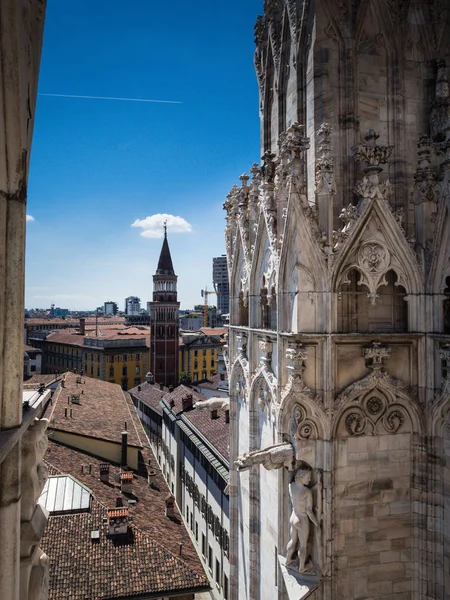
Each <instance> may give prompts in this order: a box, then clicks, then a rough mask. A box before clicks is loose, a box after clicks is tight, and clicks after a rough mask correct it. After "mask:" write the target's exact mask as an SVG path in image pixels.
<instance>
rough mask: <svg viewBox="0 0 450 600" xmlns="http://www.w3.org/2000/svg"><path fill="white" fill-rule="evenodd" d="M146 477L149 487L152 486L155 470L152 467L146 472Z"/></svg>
mask: <svg viewBox="0 0 450 600" xmlns="http://www.w3.org/2000/svg"><path fill="white" fill-rule="evenodd" d="M147 479H148V485H149V486H150V487H153V486H154V485H155V479H156V471H154V470H153V469H150V470H149V471H148V473H147Z"/></svg>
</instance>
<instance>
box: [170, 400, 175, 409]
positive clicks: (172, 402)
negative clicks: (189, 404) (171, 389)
mask: <svg viewBox="0 0 450 600" xmlns="http://www.w3.org/2000/svg"><path fill="white" fill-rule="evenodd" d="M174 406H175V400H174V399H173V398H171V399H170V408H173V407H174Z"/></svg>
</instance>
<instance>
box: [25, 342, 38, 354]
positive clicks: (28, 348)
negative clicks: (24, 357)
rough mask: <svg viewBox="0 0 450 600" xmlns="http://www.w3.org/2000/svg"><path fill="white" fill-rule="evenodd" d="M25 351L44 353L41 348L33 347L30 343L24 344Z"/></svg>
mask: <svg viewBox="0 0 450 600" xmlns="http://www.w3.org/2000/svg"><path fill="white" fill-rule="evenodd" d="M23 351H24V352H38V353H41V354H42V350H40V349H39V348H33V346H28V344H24V345H23Z"/></svg>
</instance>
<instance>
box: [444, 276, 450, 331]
mask: <svg viewBox="0 0 450 600" xmlns="http://www.w3.org/2000/svg"><path fill="white" fill-rule="evenodd" d="M445 286H446V287H445V290H444V295H445V296H446V297H445V298H444V302H443V319H442V329H443V333H445V334H446V335H450V277H446V278H445Z"/></svg>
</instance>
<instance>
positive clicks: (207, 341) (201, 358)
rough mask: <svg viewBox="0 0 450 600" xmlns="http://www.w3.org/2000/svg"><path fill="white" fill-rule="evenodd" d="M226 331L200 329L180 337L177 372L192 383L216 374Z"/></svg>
mask: <svg viewBox="0 0 450 600" xmlns="http://www.w3.org/2000/svg"><path fill="white" fill-rule="evenodd" d="M226 331H227V330H226V329H219V328H217V329H215V328H214V329H210V328H205V329H200V330H199V331H198V332H192V333H184V332H182V333H181V335H180V346H179V370H180V374H181V373H187V374H188V375H189V376H190V378H191V380H192V381H200V380H202V379H207V378H208V377H212V376H213V375H215V374H216V373H217V369H218V361H219V355H220V354H221V352H222V348H223V346H224V344H225V341H224V337H223V336H224V335H225V333H226Z"/></svg>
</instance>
